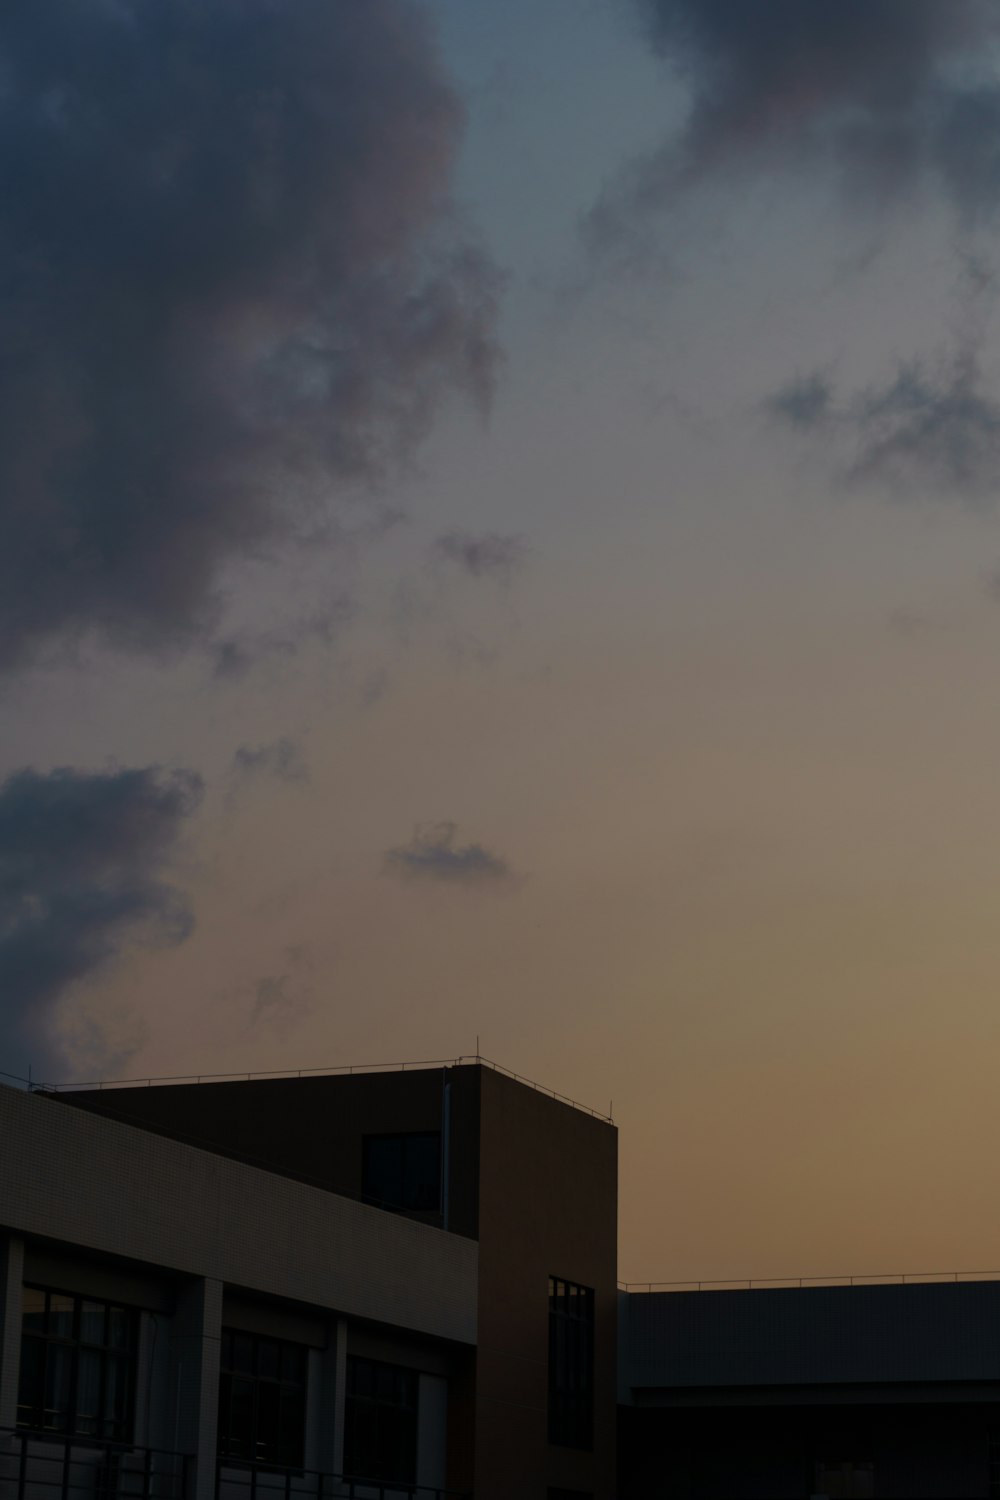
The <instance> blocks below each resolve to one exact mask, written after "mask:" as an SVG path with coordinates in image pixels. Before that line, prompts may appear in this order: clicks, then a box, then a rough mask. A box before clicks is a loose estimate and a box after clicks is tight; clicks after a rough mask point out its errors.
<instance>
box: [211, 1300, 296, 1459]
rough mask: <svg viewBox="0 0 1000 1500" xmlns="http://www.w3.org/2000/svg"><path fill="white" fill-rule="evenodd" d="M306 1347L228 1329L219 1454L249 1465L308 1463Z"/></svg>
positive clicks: (225, 1332)
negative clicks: (306, 1442)
mask: <svg viewBox="0 0 1000 1500" xmlns="http://www.w3.org/2000/svg"><path fill="white" fill-rule="evenodd" d="M307 1353H308V1351H307V1350H306V1349H305V1348H304V1347H303V1346H302V1345H301V1344H285V1343H281V1342H280V1341H279V1340H278V1339H267V1338H258V1337H257V1335H256V1334H253V1333H237V1332H236V1331H235V1330H234V1329H231V1328H224V1329H223V1330H222V1361H221V1371H220V1376H219V1454H220V1456H221V1457H223V1458H232V1459H237V1460H240V1459H242V1460H243V1461H244V1462H247V1463H258V1464H277V1465H279V1466H281V1467H282V1468H288V1469H295V1468H299V1467H301V1465H302V1456H303V1448H304V1443H305V1426H306V1361H307Z"/></svg>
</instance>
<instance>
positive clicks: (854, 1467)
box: [816, 1459, 875, 1500]
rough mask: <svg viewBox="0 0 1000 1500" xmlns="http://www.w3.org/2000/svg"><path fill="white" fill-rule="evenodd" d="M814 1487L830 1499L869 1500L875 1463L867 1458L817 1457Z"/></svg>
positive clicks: (873, 1482) (873, 1485)
mask: <svg viewBox="0 0 1000 1500" xmlns="http://www.w3.org/2000/svg"><path fill="white" fill-rule="evenodd" d="M816 1489H817V1491H819V1492H820V1493H821V1494H823V1495H828V1496H829V1497H830V1500H871V1497H872V1496H873V1495H874V1494H875V1465H874V1464H873V1463H872V1462H871V1461H870V1460H867V1459H865V1460H861V1461H859V1460H857V1459H835V1460H831V1459H818V1460H817V1462H816Z"/></svg>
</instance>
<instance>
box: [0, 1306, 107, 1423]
mask: <svg viewBox="0 0 1000 1500" xmlns="http://www.w3.org/2000/svg"><path fill="white" fill-rule="evenodd" d="M135 1344H136V1313H135V1311H134V1310H133V1309H132V1308H127V1307H119V1306H116V1305H114V1304H112V1303H108V1302H97V1301H95V1300H94V1299H93V1298H90V1297H75V1296H72V1295H71V1294H69V1293H66V1292H56V1291H51V1290H49V1289H48V1288H45V1287H25V1288H24V1303H23V1317H22V1325H21V1372H20V1383H19V1387H18V1404H17V1423H18V1426H19V1427H29V1428H32V1429H33V1430H35V1431H47V1432H66V1433H73V1434H77V1435H80V1436H84V1437H95V1438H106V1439H111V1440H112V1441H115V1442H128V1441H129V1439H130V1438H131V1435H132V1392H133V1389H134V1386H135Z"/></svg>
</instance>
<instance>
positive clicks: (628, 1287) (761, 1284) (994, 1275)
mask: <svg viewBox="0 0 1000 1500" xmlns="http://www.w3.org/2000/svg"><path fill="white" fill-rule="evenodd" d="M956 1281H961V1282H968V1281H1000V1271H889V1272H874V1273H872V1274H871V1275H857V1274H855V1275H853V1276H763V1277H761V1276H754V1277H739V1278H735V1279H730V1280H722V1281H619V1283H618V1290H619V1291H620V1292H633V1293H634V1292H713V1291H715V1292H746V1291H759V1290H761V1289H763V1288H766V1287H772V1288H781V1287H799V1288H801V1287H811V1286H816V1287H821V1286H937V1285H941V1284H942V1283H949V1282H951V1283H954V1282H956Z"/></svg>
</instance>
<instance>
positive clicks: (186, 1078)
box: [0, 1053, 614, 1125]
mask: <svg viewBox="0 0 1000 1500" xmlns="http://www.w3.org/2000/svg"><path fill="white" fill-rule="evenodd" d="M458 1067H482V1068H489V1069H490V1071H491V1072H493V1073H500V1074H502V1075H503V1077H504V1078H510V1079H511V1080H513V1082H515V1083H520V1084H523V1085H524V1086H525V1087H526V1088H529V1089H534V1091H535V1092H536V1093H537V1094H545V1095H546V1097H547V1098H549V1099H555V1100H556V1102H557V1103H559V1104H568V1105H569V1106H570V1108H571V1109H577V1110H579V1111H580V1112H581V1113H582V1114H585V1115H590V1116H591V1117H592V1118H593V1119H595V1120H602V1121H604V1123H605V1124H607V1125H613V1124H614V1116H613V1115H612V1113H611V1110H610V1109H609V1111H608V1113H607V1114H602V1112H601V1111H600V1110H597V1109H591V1107H590V1105H589V1104H581V1103H580V1101H579V1099H571V1098H570V1097H569V1095H568V1094H560V1093H558V1092H557V1090H556V1089H550V1088H547V1087H546V1086H545V1085H544V1084H542V1083H536V1082H535V1081H534V1080H533V1079H531V1078H525V1077H524V1075H523V1074H521V1073H515V1072H514V1071H513V1070H512V1069H511V1068H505V1067H504V1066H503V1064H502V1063H498V1062H494V1061H493V1060H492V1058H489V1057H483V1056H482V1055H481V1054H480V1053H475V1054H470V1055H468V1056H463V1057H435V1058H424V1059H421V1060H419V1061H416V1062H412V1061H411V1062H392V1063H352V1064H350V1065H348V1064H344V1065H342V1066H340V1067H327V1068H275V1069H269V1070H264V1071H260V1070H254V1071H253V1072H247V1073H187V1074H174V1075H166V1076H164V1077H161V1078H153V1077H149V1078H102V1079H87V1080H86V1081H80V1082H75V1083H43V1082H42V1081H41V1080H40V1079H37V1078H34V1079H32V1078H22V1077H20V1076H19V1075H17V1074H14V1073H4V1072H3V1071H2V1070H0V1078H5V1079H7V1080H9V1081H10V1082H12V1083H20V1084H25V1085H26V1086H27V1087H28V1088H29V1089H31V1090H36V1091H43V1092H45V1093H51V1094H61V1093H68V1092H71V1091H73V1090H77V1089H109V1090H110V1089H125V1088H157V1087H163V1086H166V1085H168V1084H179V1083H183V1084H189V1083H250V1082H253V1081H254V1080H263V1079H268V1078H335V1077H344V1078H346V1077H353V1075H354V1074H356V1073H406V1072H418V1071H420V1070H422V1069H428V1068H458Z"/></svg>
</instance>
